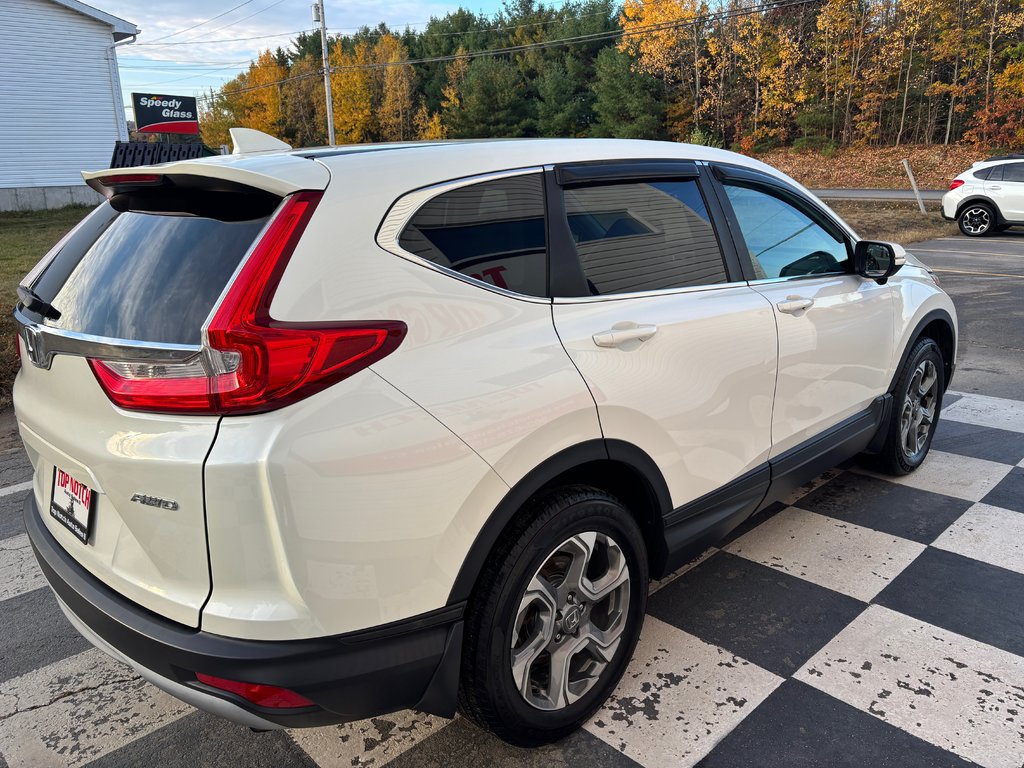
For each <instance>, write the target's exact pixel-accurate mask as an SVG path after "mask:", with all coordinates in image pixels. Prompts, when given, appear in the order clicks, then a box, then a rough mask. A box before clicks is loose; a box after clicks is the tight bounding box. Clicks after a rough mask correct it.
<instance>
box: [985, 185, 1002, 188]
mask: <svg viewBox="0 0 1024 768" xmlns="http://www.w3.org/2000/svg"><path fill="white" fill-rule="evenodd" d="M988 188H989V189H1002V187H1000V186H999V185H998V184H989V185H988Z"/></svg>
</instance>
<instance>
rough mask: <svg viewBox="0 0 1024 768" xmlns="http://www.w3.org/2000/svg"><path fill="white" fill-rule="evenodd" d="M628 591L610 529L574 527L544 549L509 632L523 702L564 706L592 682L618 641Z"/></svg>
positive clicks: (545, 707) (621, 556)
mask: <svg viewBox="0 0 1024 768" xmlns="http://www.w3.org/2000/svg"><path fill="white" fill-rule="evenodd" d="M629 592H630V574H629V567H628V565H627V564H626V557H625V555H624V554H623V552H622V549H621V548H620V547H619V545H618V544H617V543H616V542H615V540H614V539H612V537H611V536H609V535H607V534H604V533H598V532H596V531H588V532H585V533H580V534H577V535H575V536H573V537H572V538H570V539H567V540H566V541H564V542H562V543H561V544H560V545H559V546H558V547H556V548H555V550H554V551H552V552H551V553H550V554H548V556H547V557H546V558H545V559H544V562H543V563H542V564H541V566H540V568H538V569H537V571H536V573H535V574H534V575H533V578H532V579H531V580H530V582H529V585H528V586H527V588H526V591H525V593H524V594H523V597H522V599H521V600H520V603H519V609H518V611H517V612H516V617H515V623H514V626H513V631H512V642H511V657H510V658H511V668H512V677H513V679H514V680H515V684H516V687H517V688H518V690H519V693H520V694H521V695H522V697H523V699H525V700H526V701H527V703H529V704H530V705H532V706H534V707H536V708H537V709H543V710H557V709H563V708H564V707H567V706H569V705H571V704H573V703H574V702H576V701H578V700H579V699H580V698H581V697H582V696H584V695H586V693H587V692H588V691H590V690H591V689H592V688H593V687H594V685H595V684H596V683H597V681H598V679H599V678H600V677H601V674H602V673H603V672H604V670H605V668H606V667H607V666H608V664H609V663H610V662H611V661H612V659H613V658H614V656H615V652H616V650H617V649H618V647H619V645H620V643H621V641H622V635H623V631H624V630H625V628H626V620H627V613H628V609H629Z"/></svg>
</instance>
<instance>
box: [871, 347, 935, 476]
mask: <svg viewBox="0 0 1024 768" xmlns="http://www.w3.org/2000/svg"><path fill="white" fill-rule="evenodd" d="M945 370H946V369H945V366H944V363H943V359H942V350H940V349H939V345H938V344H936V343H935V340H934V339H931V338H928V337H925V338H923V339H921V340H919V341H918V342H917V343H916V344H915V345H914V348H913V349H912V350H911V352H910V355H909V356H908V357H907V360H906V362H905V363H904V364H903V368H902V369H900V375H899V377H898V378H897V379H896V386H895V387H894V388H893V392H892V413H891V415H890V417H889V423H888V425H887V427H885V429H886V430H887V434H886V438H885V443H884V444H883V446H882V450H881V451H879V453H878V455H877V456H875V457H873V458H874V464H875V465H876V467H877V468H878V469H880V470H881V471H882V472H885V473H886V474H890V475H897V476H898V475H906V474H909V473H910V472H913V471H914V470H915V469H917V468H918V467H919V466H921V463H922V462H923V461H924V460H925V457H926V456H927V455H928V451H929V450H930V449H931V444H932V438H933V437H934V435H935V427H936V425H937V424H938V423H939V412H940V411H941V409H942V394H943V392H944V391H945Z"/></svg>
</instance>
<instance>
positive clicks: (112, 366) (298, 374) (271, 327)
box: [89, 192, 406, 414]
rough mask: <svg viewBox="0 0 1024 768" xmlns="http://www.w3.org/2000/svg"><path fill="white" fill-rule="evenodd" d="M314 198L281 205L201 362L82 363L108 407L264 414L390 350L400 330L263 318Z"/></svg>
mask: <svg viewBox="0 0 1024 768" xmlns="http://www.w3.org/2000/svg"><path fill="white" fill-rule="evenodd" d="M321 195H322V193H320V192H299V193H297V194H295V195H292V196H291V197H289V198H288V199H287V201H286V202H285V204H284V206H283V207H282V208H281V210H280V211H279V213H278V214H277V216H275V218H274V220H273V221H272V222H271V224H270V226H269V227H267V229H266V231H265V232H264V234H263V237H261V238H260V241H259V242H258V243H257V244H256V247H255V248H254V249H253V251H252V253H251V254H250V256H249V258H248V260H247V261H246V262H245V265H244V266H243V267H242V269H241V271H240V272H239V274H238V276H237V278H236V279H235V281H234V282H233V283H232V285H231V288H230V289H229V290H228V293H227V295H226V296H225V297H224V300H223V301H222V302H221V305H220V307H219V308H218V309H217V311H216V313H215V315H214V317H213V319H212V320H211V321H210V325H209V327H208V328H207V332H206V349H205V350H204V352H203V354H201V355H199V356H197V357H195V358H193V359H192V360H190V361H188V362H184V363H144V362H113V361H103V360H90V361H89V362H90V365H91V366H92V369H93V372H94V373H95V374H96V378H97V379H98V380H99V382H100V385H101V386H102V387H103V389H104V391H106V393H107V396H108V397H110V399H111V400H112V401H113V402H114V404H115V405H118V406H120V407H122V408H126V409H129V410H142V411H159V412H165V413H168V412H169V413H192V414H240V413H262V412H264V411H271V410H274V409H276V408H281V407H283V406H285V405H289V404H290V403H294V402H296V401H298V400H301V399H303V398H305V397H309V396H310V395H312V394H314V393H316V392H319V391H321V390H323V389H325V388H326V387H329V386H331V385H332V384H335V383H337V382H339V381H341V380H342V379H345V378H347V377H348V376H351V375H352V374H354V373H356V372H358V371H361V370H362V369H363V368H366V367H367V366H369V365H371V364H372V363H374V362H376V361H377V360H380V359H381V358H383V357H385V356H386V355H388V354H390V353H391V352H393V351H394V350H395V349H396V348H397V347H398V345H399V344H400V343H401V341H402V339H403V338H404V336H405V331H406V326H405V323H402V322H397V321H359V322H337V323H289V322H281V321H277V320H274V319H273V318H271V316H270V303H271V300H272V299H273V297H274V291H275V290H276V289H277V285H278V283H279V282H280V281H281V275H282V274H283V273H284V269H285V267H286V266H287V264H288V259H289V258H290V257H291V255H292V252H293V251H294V250H295V245H296V243H297V242H298V240H299V238H300V237H301V236H302V232H303V230H305V228H306V224H307V223H308V222H309V219H310V217H311V216H312V214H313V211H314V210H315V208H316V205H317V203H318V202H319V201H320V197H321Z"/></svg>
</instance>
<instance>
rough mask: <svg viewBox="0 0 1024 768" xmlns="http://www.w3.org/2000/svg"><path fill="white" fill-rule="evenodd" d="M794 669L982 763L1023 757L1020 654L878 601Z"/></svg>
mask: <svg viewBox="0 0 1024 768" xmlns="http://www.w3.org/2000/svg"><path fill="white" fill-rule="evenodd" d="M794 677H795V678H796V679H798V680H802V681H803V682H805V683H807V684H808V685H812V686H814V687H815V688H817V689H819V690H821V691H824V692H825V693H827V694H829V695H831V696H834V697H836V698H837V699H840V700H841V701H845V702H846V703H847V704H850V705H852V706H854V707H856V708H857V709H859V710H861V711H863V712H868V713H870V714H872V715H874V716H875V717H878V718H880V719H882V720H885V721H886V722H887V723H890V724H891V725H895V726H897V727H899V728H902V729H903V730H905V731H907V732H909V733H912V734H913V735H915V736H917V737H919V738H921V739H924V740H925V741H928V742H930V743H932V744H934V745H936V746H938V747H941V748H943V749H946V750H949V751H950V752H955V753H956V754H958V755H960V756H961V757H965V758H967V759H968V760H974V761H975V762H978V763H980V764H981V765H984V766H988V768H1020V766H1021V765H1022V764H1024V738H1022V737H1021V734H1022V727H1024V658H1021V657H1019V656H1015V655H1013V654H1012V653H1007V652H1006V651H1003V650H1000V649H998V648H993V647H992V646H990V645H985V644H984V643H979V642H978V641H976V640H971V639H969V638H966V637H963V636H961V635H958V634H956V633H954V632H949V631H947V630H945V629H941V628H939V627H936V626H933V625H931V624H926V623H924V622H922V621H918V620H917V619H912V618H910V617H909V616H904V615H903V614H901V613H897V612H896V611H891V610H889V609H888V608H883V607H882V606H879V605H872V606H870V607H868V609H867V610H866V611H864V613H862V614H861V615H860V616H858V617H857V618H856V619H855V620H854V621H853V622H852V623H851V624H850V625H849V626H848V627H846V628H845V629H844V630H843V631H842V632H840V633H839V634H838V635H836V637H835V638H834V639H833V640H832V642H830V643H829V644H828V645H826V646H825V647H824V648H822V649H821V650H820V651H819V652H818V653H817V654H815V655H814V657H813V658H811V659H810V660H809V661H808V662H807V663H806V664H804V666H803V667H801V668H800V669H799V670H798V671H797V673H796V675H794Z"/></svg>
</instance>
